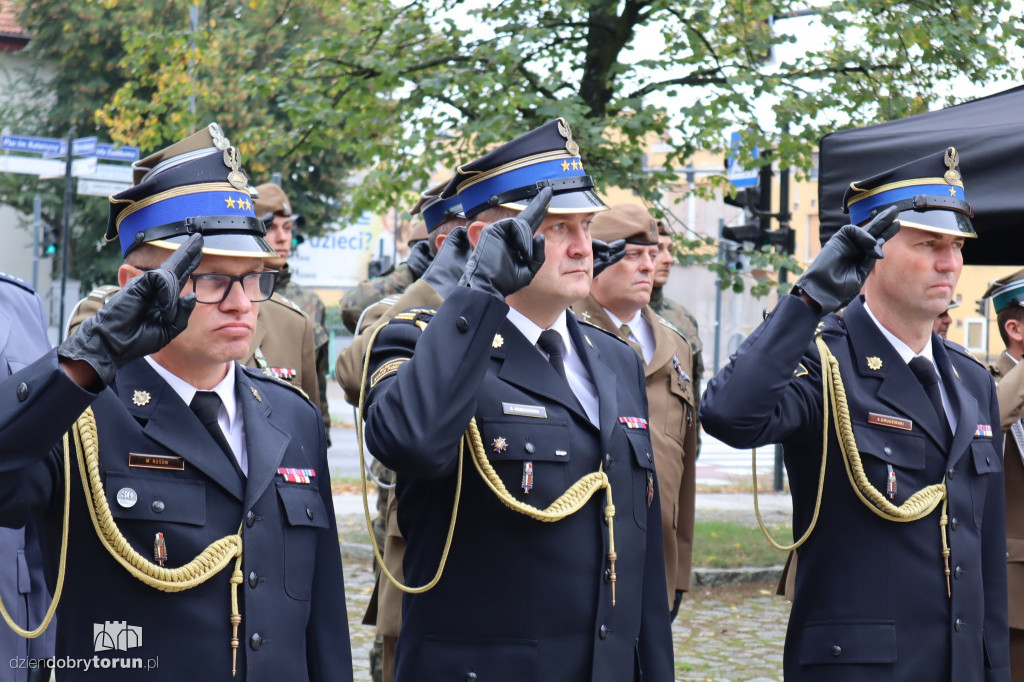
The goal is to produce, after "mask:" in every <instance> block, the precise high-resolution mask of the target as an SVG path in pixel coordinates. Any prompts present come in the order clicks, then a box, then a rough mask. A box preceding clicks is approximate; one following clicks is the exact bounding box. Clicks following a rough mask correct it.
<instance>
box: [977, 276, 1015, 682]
mask: <svg viewBox="0 0 1024 682" xmlns="http://www.w3.org/2000/svg"><path fill="white" fill-rule="evenodd" d="M985 298H991V299H992V307H993V309H994V310H995V311H996V323H997V324H998V325H999V336H1000V337H1001V338H1002V340H1003V344H1004V345H1005V346H1006V351H1005V352H1003V353H1000V354H999V357H997V358H996V359H995V362H994V363H993V364H992V365H989V367H988V370H989V373H990V374H991V375H992V378H993V379H995V382H996V394H997V395H998V396H999V418H1000V425H1001V427H1002V430H1003V472H1004V476H1005V478H1006V561H1007V564H1006V586H1007V589H1008V591H1009V593H1010V598H1009V605H1010V677H1011V678H1012V679H1015V680H1021V679H1024V498H1021V496H1020V491H1021V489H1022V487H1024V455H1022V454H1021V453H1024V422H1022V421H1021V417H1024V369H1021V361H1020V359H1021V356H1024V270H1018V271H1017V272H1015V273H1013V274H1012V275H1009V276H1007V277H1003V278H1002V279H998V280H996V281H995V282H994V283H993V284H992V286H990V287H989V289H988V291H986V292H985Z"/></svg>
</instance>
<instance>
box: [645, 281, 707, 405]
mask: <svg viewBox="0 0 1024 682" xmlns="http://www.w3.org/2000/svg"><path fill="white" fill-rule="evenodd" d="M650 306H651V309H652V310H653V311H654V312H656V313H657V314H658V316H659V317H662V318H664V319H666V320H668V321H669V322H670V323H672V326H673V327H675V328H676V330H678V331H679V333H680V334H682V336H683V338H684V339H686V342H687V343H688V344H690V348H692V349H693V385H694V387H695V389H696V390H697V392H698V393H700V386H701V383H700V382H701V379H703V378H704V358H703V356H702V351H703V349H704V344H702V343H701V341H700V336H699V334H698V331H697V318H696V317H694V316H693V313H691V312H690V311H689V310H687V309H686V306H683V305H680V304H679V303H676V302H675V301H673V300H671V299H668V298H665V289H664V288H663V287H655V288H654V289H653V290H652V291H651V303H650Z"/></svg>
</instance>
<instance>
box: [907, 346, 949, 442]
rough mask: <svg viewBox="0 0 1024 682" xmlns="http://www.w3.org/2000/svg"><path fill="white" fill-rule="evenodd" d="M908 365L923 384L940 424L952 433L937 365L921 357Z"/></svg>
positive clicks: (947, 431)
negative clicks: (943, 400) (936, 369)
mask: <svg viewBox="0 0 1024 682" xmlns="http://www.w3.org/2000/svg"><path fill="white" fill-rule="evenodd" d="M908 364H909V366H910V371H912V372H913V373H914V376H916V377H917V380H918V381H920V382H921V386H923V387H924V392H925V393H927V394H928V400H930V401H931V403H932V407H933V408H934V409H935V414H936V415H937V416H938V417H939V423H940V424H942V425H943V426H945V431H946V433H950V429H949V419H948V418H947V417H946V410H945V409H944V408H943V407H942V393H941V392H940V391H939V374H938V372H936V371H935V365H933V364H932V363H931V361H930V360H929V359H928V358H926V357H922V356H920V355H918V356H917V357H915V358H914V359H912V360H911V361H910V363H908Z"/></svg>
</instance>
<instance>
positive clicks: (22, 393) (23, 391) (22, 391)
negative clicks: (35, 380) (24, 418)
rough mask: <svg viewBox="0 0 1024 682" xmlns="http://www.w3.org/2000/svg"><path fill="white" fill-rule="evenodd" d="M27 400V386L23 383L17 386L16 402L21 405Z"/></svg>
mask: <svg viewBox="0 0 1024 682" xmlns="http://www.w3.org/2000/svg"><path fill="white" fill-rule="evenodd" d="M26 398H28V384H26V383H25V382H24V381H23V382H21V383H20V384H18V402H19V403H23V402H25V399H26Z"/></svg>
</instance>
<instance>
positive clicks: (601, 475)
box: [356, 320, 618, 606]
mask: <svg viewBox="0 0 1024 682" xmlns="http://www.w3.org/2000/svg"><path fill="white" fill-rule="evenodd" d="M416 325H417V326H418V327H419V328H420V330H421V331H423V330H426V328H427V323H426V322H424V321H422V320H417V321H416ZM386 326H387V325H386V324H384V325H381V326H379V327H377V329H375V330H374V331H373V334H372V335H371V336H370V341H369V343H368V344H367V347H366V353H365V355H364V356H363V380H362V382H361V385H360V387H359V411H358V415H357V418H356V440H357V442H358V445H359V469H360V472H361V475H360V478H361V480H362V492H363V516H364V518H365V520H366V529H367V531H368V532H369V535H370V544H371V545H372V546H373V556H374V557H375V558H376V560H377V564H378V565H379V566H380V569H381V571H382V572H383V573H384V575H386V576H387V578H388V580H390V581H391V584H393V585H394V586H395V587H397V588H398V589H399V590H401V591H402V592H407V593H409V594H421V593H423V592H426V591H427V590H430V589H431V588H433V587H434V586H435V585H436V584H437V583H438V581H439V580H440V579H441V574H442V573H443V572H444V566H445V563H446V562H447V560H448V551H449V549H450V548H451V544H452V537H453V536H454V534H455V519H456V516H457V515H458V509H459V498H460V495H461V493H462V465H463V453H464V448H465V447H466V446H467V445H468V446H469V449H470V453H471V454H472V456H473V464H474V466H475V467H476V470H477V472H479V474H480V477H481V478H483V480H484V482H485V483H486V484H487V487H489V488H490V489H491V490H492V491H493V492H494V494H495V495H497V496H498V499H499V500H501V502H502V503H503V504H504V505H505V506H506V507H508V508H509V509H511V510H513V511H515V512H518V513H520V514H524V515H526V516H529V517H530V518H532V519H535V520H537V521H543V522H545V523H554V522H555V521H561V520H562V519H564V518H566V517H568V516H571V515H572V514H575V513H576V512H578V511H579V510H580V509H582V508H583V507H584V505H586V503H587V502H588V501H589V500H590V498H591V497H593V496H594V493H596V492H597V491H598V490H600V489H602V488H604V489H605V490H606V491H607V492H606V495H607V501H606V503H605V508H604V515H605V519H606V520H607V522H608V562H609V565H610V569H611V574H610V578H609V579H610V582H611V585H612V606H615V582H616V580H617V579H618V576H617V575H616V573H615V561H616V559H617V558H618V555H617V554H616V553H615V505H613V504H612V484H611V481H610V480H609V479H608V475H607V474H606V473H605V472H604V466H603V465H600V466H599V467H598V470H597V471H595V472H593V473H590V474H587V475H586V476H583V477H582V478H580V479H579V480H578V481H576V482H575V483H574V484H573V485H572V486H570V487H569V489H568V490H566V491H565V492H564V493H562V495H561V496H559V498H558V499H557V500H555V501H554V502H552V503H551V504H550V505H548V507H547V508H546V509H539V508H537V507H534V506H532V505H529V504H526V503H524V502H520V501H519V500H517V499H516V498H515V497H513V496H512V494H511V493H509V491H508V489H507V488H506V487H505V484H504V482H503V481H502V480H501V477H500V476H498V473H497V472H496V471H495V470H494V467H492V466H491V463H490V460H489V459H488V457H487V452H486V450H485V449H484V444H483V440H482V439H481V437H480V430H479V429H478V428H477V425H476V418H473V419H470V421H469V427H468V428H467V429H466V433H465V434H463V436H462V438H461V439H460V440H459V462H458V465H457V469H456V478H455V501H454V503H453V504H452V517H451V523H450V524H449V526H448V536H447V538H445V543H444V549H443V550H442V552H441V561H440V563H439V564H438V566H437V573H435V574H434V577H433V579H432V580H431V581H430V582H428V583H427V584H426V585H421V586H419V587H411V586H408V585H403V584H402V583H401V582H400V581H399V580H398V579H397V578H396V577H395V576H394V575H393V574H392V573H391V571H389V570H388V567H387V566H385V565H384V558H383V557H382V556H381V552H380V547H379V546H378V545H377V538H376V536H375V535H374V532H373V522H372V520H371V518H370V503H369V500H368V498H367V490H366V458H365V452H364V448H363V405H364V402H365V399H366V372H367V370H368V369H369V366H370V351H371V350H372V349H373V342H374V341H376V339H377V334H379V333H380V331H381V330H382V329H383V328H384V327H386Z"/></svg>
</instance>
